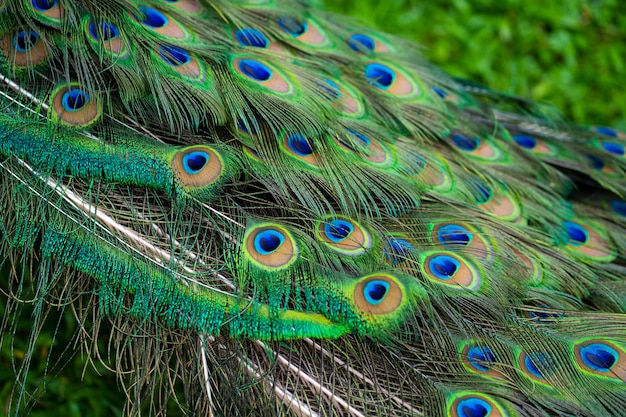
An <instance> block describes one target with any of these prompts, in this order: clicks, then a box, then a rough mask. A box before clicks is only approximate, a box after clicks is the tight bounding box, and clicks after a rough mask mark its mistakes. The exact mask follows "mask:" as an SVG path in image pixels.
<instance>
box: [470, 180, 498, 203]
mask: <svg viewBox="0 0 626 417" xmlns="http://www.w3.org/2000/svg"><path fill="white" fill-rule="evenodd" d="M473 183H474V185H475V191H476V192H475V193H474V198H475V199H476V203H477V204H485V203H486V202H487V201H489V200H491V195H492V193H493V191H491V188H489V186H488V185H487V184H485V183H484V182H483V181H481V180H479V179H474V181H473Z"/></svg>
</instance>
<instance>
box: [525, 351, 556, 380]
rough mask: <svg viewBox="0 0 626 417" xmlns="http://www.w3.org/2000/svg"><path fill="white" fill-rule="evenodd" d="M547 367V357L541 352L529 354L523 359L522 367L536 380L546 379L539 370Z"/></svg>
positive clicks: (548, 363)
mask: <svg viewBox="0 0 626 417" xmlns="http://www.w3.org/2000/svg"><path fill="white" fill-rule="evenodd" d="M549 366H550V362H549V360H548V357H547V355H546V354H545V353H543V352H534V353H529V354H526V356H525V357H524V367H525V368H526V369H527V370H528V372H530V373H531V374H532V375H533V376H535V377H536V378H539V379H546V377H545V376H544V375H543V373H542V372H541V370H543V369H546V368H548V367H549Z"/></svg>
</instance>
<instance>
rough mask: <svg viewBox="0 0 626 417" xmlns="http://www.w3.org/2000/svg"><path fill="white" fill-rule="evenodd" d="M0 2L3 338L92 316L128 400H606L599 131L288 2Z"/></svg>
mask: <svg viewBox="0 0 626 417" xmlns="http://www.w3.org/2000/svg"><path fill="white" fill-rule="evenodd" d="M0 5H1V6H0V7H1V8H2V11H1V13H0V52H1V54H0V68H1V73H2V75H1V77H0V80H1V81H2V82H1V83H0V104H1V107H2V109H3V111H2V113H1V114H0V131H1V139H0V155H1V159H0V167H1V170H0V192H1V193H2V199H1V200H0V220H1V221H0V228H1V229H0V230H1V233H2V246H1V249H0V252H1V253H2V255H3V260H4V264H5V265H6V266H7V267H8V268H10V270H11V272H12V280H11V284H10V288H9V289H8V294H9V297H8V306H7V310H6V314H5V318H4V319H3V325H2V327H3V328H4V330H5V336H4V338H3V339H2V342H3V343H9V344H10V343H11V335H12V333H14V332H15V317H16V316H18V315H19V314H20V311H21V310H22V308H23V306H24V304H29V305H30V306H31V307H32V311H33V312H32V315H31V318H32V320H33V336H32V337H33V338H36V336H37V334H38V331H39V329H40V328H41V324H42V323H43V321H44V320H45V319H46V317H47V315H48V314H49V313H50V311H52V310H56V309H66V308H71V309H73V310H74V312H75V315H76V317H77V318H78V321H79V323H80V330H79V334H78V337H77V346H82V347H83V349H85V350H86V351H87V352H89V353H90V354H91V355H92V356H94V357H96V358H98V357H99V355H100V353H98V338H97V337H96V336H97V335H99V334H101V326H108V328H109V329H110V336H109V340H108V342H107V346H108V348H107V350H108V352H109V354H110V355H111V356H112V357H113V362H114V364H115V369H116V371H117V372H118V373H119V374H120V376H121V377H120V383H121V385H122V386H123V388H124V389H125V391H126V393H127V395H128V397H129V403H128V407H127V410H126V412H127V414H129V415H136V414H139V413H140V412H141V411H140V410H142V406H143V405H145V404H149V406H150V412H151V413H152V414H154V415H164V414H165V410H166V408H165V404H166V403H167V400H168V398H169V397H170V396H172V395H174V394H175V391H174V388H175V387H176V386H177V385H180V386H182V387H184V394H185V398H184V400H183V399H181V400H180V401H181V403H184V404H181V406H182V407H183V408H185V409H186V410H188V411H189V413H190V414H192V415H225V416H236V415H299V416H325V415H337V416H339V415H350V416H367V415H388V416H410V415H413V416H455V417H499V416H502V417H504V416H511V417H513V416H536V415H545V416H552V415H560V416H572V415H590V416H591V415H596V416H604V415H615V416H620V415H622V414H624V410H625V409H626V401H625V400H624V399H625V398H626V386H625V385H624V383H625V382H626V332H625V329H626V315H625V313H626V311H625V310H626V287H625V285H624V277H625V276H626V270H625V268H624V253H625V248H626V240H625V238H624V236H626V234H625V230H626V229H625V227H626V200H624V198H626V197H625V195H626V177H625V175H624V169H625V168H626V163H625V160H624V149H625V148H624V146H625V144H626V135H624V134H622V133H620V132H617V131H615V130H613V129H608V128H586V127H580V126H573V125H571V124H567V123H565V122H564V121H562V120H560V119H559V118H556V117H554V114H553V113H552V112H550V111H548V110H546V109H545V108H544V107H542V106H540V105H537V104H534V103H531V102H528V101H525V100H523V99H519V98H515V97H509V96H506V95H503V94H500V93H497V92H495V91H492V90H489V89H487V88H486V87H484V86H481V85H477V84H474V83H470V82H467V81H463V80H456V79H453V78H451V77H449V76H448V75H446V74H445V73H443V72H442V71H441V70H439V69H437V68H436V67H434V66H432V65H431V64H429V63H428V62H427V61H426V60H425V59H424V58H422V57H421V55H420V53H419V50H418V47H417V46H416V45H414V44H412V43H409V42H407V41H404V40H401V39H398V38H395V37H393V36H390V35H387V34H383V33H378V32H376V31H373V30H372V29H370V28H366V27H362V26H359V25H358V24H356V23H354V22H353V21H350V20H347V19H345V18H342V17H340V16H337V15H334V14H331V13H326V12H322V11H319V10H316V9H313V8H310V7H309V6H308V5H307V4H306V3H304V2H300V1H293V0H284V1H272V0H267V1H263V0H256V1H212V2H206V1H195V0H179V1H171V0H159V1H157V0H153V1H149V0H146V1H141V2H135V1H131V0H108V1H106V2H93V1H87V0H84V1H73V2H69V1H62V0H20V1H14V2H7V1H5V2H2V3H0ZM33 340H34V339H33ZM5 341H6V342H5ZM71 349H74V347H72V348H71ZM32 354H33V352H32V351H30V352H28V353H27V354H26V357H25V358H24V360H23V361H21V363H19V364H18V366H17V370H16V372H17V375H18V384H16V389H15V390H14V393H13V395H12V401H13V402H12V404H11V409H10V412H11V413H13V414H14V415H18V413H19V410H21V409H22V407H23V406H24V404H26V405H28V404H30V399H29V394H28V392H27V391H26V390H25V389H23V388H20V384H19V381H20V380H23V378H25V376H26V375H27V372H28V368H29V363H30V359H29V355H32Z"/></svg>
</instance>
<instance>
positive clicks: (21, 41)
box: [13, 30, 39, 52]
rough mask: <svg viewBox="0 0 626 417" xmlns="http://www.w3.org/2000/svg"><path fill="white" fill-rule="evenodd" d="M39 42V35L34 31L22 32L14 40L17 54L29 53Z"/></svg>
mask: <svg viewBox="0 0 626 417" xmlns="http://www.w3.org/2000/svg"><path fill="white" fill-rule="evenodd" d="M38 41H39V35H38V34H37V33H36V32H33V31H32V30H20V31H19V32H17V34H16V35H15V37H14V38H13V44H14V45H15V50H16V51H17V52H28V51H30V50H31V49H33V47H34V46H35V45H36V44H37V42H38Z"/></svg>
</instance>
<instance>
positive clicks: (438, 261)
mask: <svg viewBox="0 0 626 417" xmlns="http://www.w3.org/2000/svg"><path fill="white" fill-rule="evenodd" d="M460 266H461V264H460V262H459V261H458V260H456V259H454V258H452V257H450V256H447V255H437V256H433V257H432V258H430V259H429V260H428V267H429V269H430V270H431V271H432V273H433V274H434V275H435V276H436V277H437V278H439V279H443V280H449V279H450V278H452V277H453V276H454V274H456V272H457V271H458V270H459V267H460Z"/></svg>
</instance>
